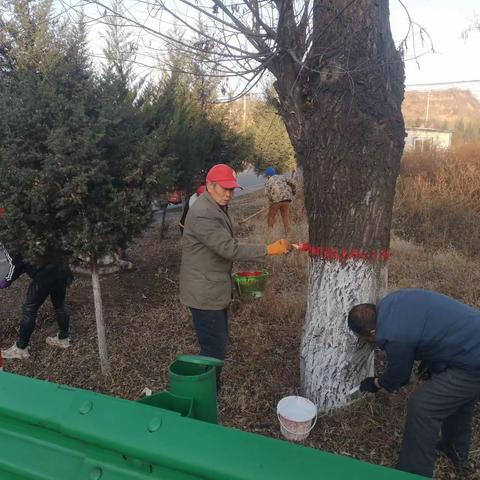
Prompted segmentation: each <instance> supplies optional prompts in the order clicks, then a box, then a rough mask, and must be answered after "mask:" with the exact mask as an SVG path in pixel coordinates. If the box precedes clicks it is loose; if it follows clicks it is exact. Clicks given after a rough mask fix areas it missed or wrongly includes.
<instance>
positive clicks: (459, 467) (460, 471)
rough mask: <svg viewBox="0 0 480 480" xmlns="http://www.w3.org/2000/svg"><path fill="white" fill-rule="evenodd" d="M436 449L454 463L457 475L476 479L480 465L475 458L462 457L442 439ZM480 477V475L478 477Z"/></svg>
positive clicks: (465, 478) (462, 478) (461, 477)
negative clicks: (479, 465)
mask: <svg viewBox="0 0 480 480" xmlns="http://www.w3.org/2000/svg"><path fill="white" fill-rule="evenodd" d="M436 449H437V450H438V451H439V452H441V453H443V454H444V455H445V456H446V457H447V458H448V459H449V460H450V461H451V462H452V463H453V466H454V468H455V475H456V476H457V477H458V478H459V479H461V480H469V479H472V480H473V479H474V478H475V477H474V475H475V474H476V473H478V466H477V464H476V463H475V462H474V461H473V460H468V459H466V460H465V459H463V460H462V459H461V458H460V457H459V456H458V454H457V453H456V452H455V451H453V450H452V449H450V448H448V447H446V446H445V444H444V443H443V442H442V441H441V440H440V441H439V442H438V443H437V445H436ZM477 478H480V477H477Z"/></svg>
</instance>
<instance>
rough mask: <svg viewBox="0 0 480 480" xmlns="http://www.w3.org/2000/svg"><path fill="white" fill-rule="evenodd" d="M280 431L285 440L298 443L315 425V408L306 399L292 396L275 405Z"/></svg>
mask: <svg viewBox="0 0 480 480" xmlns="http://www.w3.org/2000/svg"><path fill="white" fill-rule="evenodd" d="M277 417H278V421H279V422H280V431H281V432H282V435H283V436H284V437H285V438H286V439H287V440H294V441H296V442H300V441H302V440H305V439H306V438H307V437H308V434H309V433H310V432H311V431H312V429H313V427H314V426H315V424H316V423H317V406H316V405H315V404H314V403H313V402H311V401H310V400H308V399H307V398H303V397H298V396H296V395H292V396H289V397H285V398H282V399H281V400H280V401H279V402H278V404H277Z"/></svg>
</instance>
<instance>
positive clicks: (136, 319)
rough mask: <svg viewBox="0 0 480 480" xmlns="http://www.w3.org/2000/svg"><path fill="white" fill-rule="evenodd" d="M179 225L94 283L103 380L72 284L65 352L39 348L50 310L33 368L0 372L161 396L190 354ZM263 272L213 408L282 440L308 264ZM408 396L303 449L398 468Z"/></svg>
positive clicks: (37, 335) (252, 199)
mask: <svg viewBox="0 0 480 480" xmlns="http://www.w3.org/2000/svg"><path fill="white" fill-rule="evenodd" d="M261 207H262V197H261V195H260V194H252V195H251V196H249V198H245V197H242V199H239V201H238V202H236V203H235V204H234V205H233V208H232V212H233V214H234V216H235V217H237V219H238V218H242V217H243V218H245V217H247V216H248V215H250V214H251V213H253V212H255V211H257V210H258V209H259V208H261ZM176 222H177V214H172V216H171V217H170V219H169V225H168V229H167V232H166V238H165V239H164V240H160V238H159V237H160V235H159V226H158V225H156V226H154V227H152V228H151V229H150V230H148V231H147V232H146V234H145V235H144V236H143V237H142V238H141V239H139V240H138V242H137V243H136V245H134V246H132V247H131V248H130V249H129V251H128V255H129V260H131V261H132V262H133V265H134V269H133V270H132V271H127V272H121V273H117V274H112V275H109V276H106V277H103V278H102V281H101V287H102V294H103V303H104V315H105V320H106V324H107V342H108V353H109V358H110V362H111V374H110V376H108V378H103V377H102V375H101V373H100V367H99V362H98V354H97V345H96V327H95V318H94V311H93V296H92V289H91V282H90V279H89V278H85V277H77V279H76V281H75V282H74V284H73V285H72V287H71V289H70V290H69V294H68V303H69V306H70V309H71V311H72V328H71V335H72V341H73V345H72V347H71V348H69V349H67V350H61V351H60V350H58V349H55V348H54V347H51V346H49V345H47V344H46V343H45V338H46V337H47V336H48V335H52V334H54V333H55V332H56V323H55V319H54V315H53V310H52V309H51V307H50V305H48V306H45V307H44V308H42V310H41V312H40V314H39V317H38V322H37V327H36V329H35V331H34V334H33V336H32V340H31V344H30V351H31V359H30V360H27V361H20V360H10V361H5V369H6V370H8V371H12V372H15V373H19V374H22V375H28V376H33V377H36V378H40V379H44V380H49V381H53V382H57V383H63V384H68V385H71V386H75V387H81V388H86V389H90V390H95V391H98V392H103V393H107V394H110V395H116V396H119V397H123V398H128V399H138V398H140V397H141V392H142V390H143V389H144V387H148V388H150V389H151V390H153V391H158V390H163V389H165V388H166V387H167V368H168V365H169V364H170V363H171V362H172V361H173V360H174V359H175V356H176V355H177V354H181V353H197V352H198V348H197V345H196V340H195V335H194V331H193V328H192V325H191V321H190V316H189V313H188V311H187V309H186V308H185V307H183V306H182V305H181V304H180V302H179V300H178V273H179V267H180V235H179V232H178V229H177V228H176ZM263 223H264V215H263V218H262V217H258V218H257V219H255V220H253V221H251V222H247V223H245V224H243V225H242V226H241V228H239V236H242V237H247V238H249V239H253V240H257V241H259V240H262V238H263V239H264V240H271V238H266V237H268V234H267V233H265V230H262V229H261V227H260V226H261V225H263ZM257 230H258V231H257ZM294 235H297V236H300V235H305V231H304V228H303V230H302V227H298V228H297V229H296V230H295V229H294ZM295 240H297V239H296V238H295ZM298 240H300V238H298ZM397 263H398V265H397V266H395V262H393V265H392V267H391V270H393V277H395V269H400V268H401V266H402V262H401V261H400V262H397ZM246 266H247V265H238V266H237V268H238V269H241V268H243V267H246ZM248 266H249V267H253V266H254V265H248ZM267 266H268V270H269V272H270V278H269V282H268V288H267V292H266V295H265V297H264V298H262V299H258V300H252V301H247V302H240V301H239V300H235V301H234V303H233V305H232V309H231V310H232V315H231V326H230V328H231V343H230V347H229V352H228V357H227V363H226V367H225V368H224V374H223V378H224V388H223V390H222V392H221V394H220V397H219V408H220V423H222V424H223V425H226V426H229V427H234V428H239V429H241V430H246V431H250V432H255V433H259V434H262V435H268V436H271V437H275V438H280V433H279V428H278V421H277V418H276V404H277V402H278V400H279V399H280V398H282V397H284V396H286V395H291V394H295V393H299V392H298V388H299V361H298V358H299V351H298V350H299V344H300V336H301V332H302V326H303V318H304V313H305V300H306V286H305V285H306V257H305V256H304V255H302V254H300V253H299V252H295V253H294V254H291V255H290V256H288V257H286V258H281V259H279V258H273V259H268V265H267ZM257 267H258V266H257ZM403 268H404V267H403ZM27 285H28V279H27V278H21V279H20V280H18V281H17V282H16V283H15V284H14V285H12V287H11V288H10V289H8V290H6V291H2V292H1V297H0V298H1V304H0V319H1V323H0V340H1V345H2V348H6V347H9V346H10V345H11V344H12V343H13V342H14V341H15V340H16V336H17V331H18V322H19V313H20V307H21V304H22V298H23V295H24V292H25V289H26V287H27ZM402 286H415V285H402ZM380 360H381V359H380ZM413 388H414V387H413V386H411V387H409V388H405V389H403V390H401V391H400V392H399V393H397V394H396V395H391V396H388V395H386V394H382V393H380V394H378V395H376V396H369V397H367V398H364V399H362V400H360V401H358V402H356V403H354V404H353V405H351V406H350V407H348V408H345V409H344V410H341V411H338V412H335V413H333V414H328V415H321V416H320V418H319V420H318V424H317V426H316V427H315V429H314V430H313V432H312V433H311V435H310V436H309V438H308V439H307V440H306V441H305V442H304V444H305V445H307V446H310V447H313V448H318V449H322V450H326V451H331V452H335V453H338V454H341V455H347V456H351V457H355V458H359V459H362V460H366V461H369V462H372V463H376V464H381V465H385V466H394V465H395V463H396V459H397V455H398V450H399V445H400V441H401V436H402V431H403V421H404V414H405V409H406V399H407V398H408V395H409V393H410V392H411V391H412V390H413ZM475 429H476V430H475V432H476V433H475V438H474V442H473V447H472V453H473V455H474V456H476V457H477V458H478V457H479V453H480V425H479V419H478V415H477V418H476V426H475ZM435 478H438V479H441V480H447V479H451V478H455V477H454V474H453V470H452V469H451V467H450V466H449V465H448V463H447V462H446V461H445V460H443V459H440V461H439V462H438V468H437V474H436V477H435Z"/></svg>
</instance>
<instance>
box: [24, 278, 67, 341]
mask: <svg viewBox="0 0 480 480" xmlns="http://www.w3.org/2000/svg"><path fill="white" fill-rule="evenodd" d="M42 273H43V272H42ZM52 273H53V272H52ZM72 279H73V276H72V274H71V272H70V269H67V270H64V271H62V274H61V275H59V276H56V275H53V276H52V275H48V274H47V275H44V274H40V275H38V276H36V277H35V278H33V279H32V281H31V282H30V285H29V286H28V290H27V296H26V299H25V303H24V304H23V306H22V319H21V321H20V335H19V337H20V338H19V340H18V342H17V346H18V348H25V347H27V346H28V343H29V342H30V337H31V336H32V333H33V330H34V328H35V322H36V320H37V313H38V310H39V309H40V307H41V306H42V305H43V303H44V302H45V300H46V299H47V298H48V296H50V299H51V301H52V305H53V308H54V309H55V315H56V317H57V322H58V328H59V334H58V338H67V337H68V329H69V324H70V316H69V314H68V311H67V309H66V307H65V296H66V292H67V287H68V285H69V284H70V283H71V281H72Z"/></svg>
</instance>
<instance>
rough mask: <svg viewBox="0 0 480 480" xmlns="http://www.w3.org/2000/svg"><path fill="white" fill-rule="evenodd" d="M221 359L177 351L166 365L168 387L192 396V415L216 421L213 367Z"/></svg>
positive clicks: (215, 384)
mask: <svg viewBox="0 0 480 480" xmlns="http://www.w3.org/2000/svg"><path fill="white" fill-rule="evenodd" d="M222 365H223V361H222V360H218V359H216V358H212V357H204V356H201V355H178V356H177V359H176V361H175V362H174V363H172V364H171V365H170V368H169V369H168V383H169V385H168V390H169V391H170V392H171V393H172V394H174V395H179V396H181V397H187V398H191V399H192V400H193V414H192V417H193V418H196V419H197V420H203V421H205V422H211V423H217V422H218V418H217V417H218V414H217V379H216V369H217V367H221V366H222Z"/></svg>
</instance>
